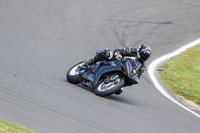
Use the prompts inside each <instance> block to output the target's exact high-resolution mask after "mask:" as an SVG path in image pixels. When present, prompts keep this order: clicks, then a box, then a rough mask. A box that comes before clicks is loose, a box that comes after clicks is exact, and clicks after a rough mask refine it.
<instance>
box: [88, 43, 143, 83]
mask: <svg viewBox="0 0 200 133" xmlns="http://www.w3.org/2000/svg"><path fill="white" fill-rule="evenodd" d="M116 53H119V54H120V55H122V56H131V57H136V59H137V49H136V48H130V47H126V48H123V49H115V50H114V52H113V53H112V52H110V51H109V50H102V49H101V50H97V52H96V55H95V56H94V57H93V58H92V59H90V60H89V61H87V62H86V63H85V65H86V66H88V65H92V64H94V63H96V62H98V61H102V60H112V59H116V57H115V56H116ZM138 61H139V62H140V63H141V67H139V68H138V70H136V72H137V76H138V81H137V80H136V82H135V84H137V83H138V82H139V79H140V76H141V75H142V74H143V73H144V71H145V70H146V63H145V61H143V60H141V59H139V60H138Z"/></svg>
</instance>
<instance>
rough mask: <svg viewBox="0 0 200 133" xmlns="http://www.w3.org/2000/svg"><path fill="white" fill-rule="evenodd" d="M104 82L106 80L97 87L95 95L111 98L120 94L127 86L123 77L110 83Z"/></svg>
mask: <svg viewBox="0 0 200 133" xmlns="http://www.w3.org/2000/svg"><path fill="white" fill-rule="evenodd" d="M104 81H105V80H103V81H100V83H98V84H97V86H96V87H95V94H96V95H98V96H101V97H105V96H109V95H111V94H114V93H116V92H118V91H119V90H120V89H121V88H122V87H123V86H124V84H125V81H124V79H123V78H121V77H118V78H116V79H115V80H113V81H110V82H108V83H105V82H104Z"/></svg>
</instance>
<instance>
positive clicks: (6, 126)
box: [0, 119, 36, 133]
mask: <svg viewBox="0 0 200 133" xmlns="http://www.w3.org/2000/svg"><path fill="white" fill-rule="evenodd" d="M0 133H36V132H33V131H30V130H28V129H26V128H23V127H20V126H18V125H16V124H13V123H9V122H6V121H3V120H1V119H0Z"/></svg>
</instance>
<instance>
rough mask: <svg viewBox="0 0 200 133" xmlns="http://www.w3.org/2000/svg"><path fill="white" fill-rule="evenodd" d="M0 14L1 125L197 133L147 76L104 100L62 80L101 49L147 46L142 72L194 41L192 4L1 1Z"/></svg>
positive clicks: (198, 33) (196, 14)
mask: <svg viewBox="0 0 200 133" xmlns="http://www.w3.org/2000/svg"><path fill="white" fill-rule="evenodd" d="M0 13H1V15H0V118H1V119H4V120H7V121H10V122H13V123H17V124H19V125H22V126H25V127H27V128H29V129H32V130H34V131H37V132H41V133H66V132H70V133H73V132H74V133H76V132H81V133H94V132H95V133H103V132H107V133H122V132H123V133H161V132H162V133H188V132H191V133H199V131H200V126H199V125H200V119H199V118H197V117H195V116H194V115H192V114H191V113H189V112H187V111H185V110H184V109H182V108H181V107H179V106H177V105H176V104H174V103H172V102H171V101H170V100H168V99H167V98H165V97H164V96H162V95H161V94H160V93H159V92H158V91H157V90H156V89H155V88H154V86H153V84H152V82H151V80H150V78H149V76H148V74H147V73H145V74H144V76H143V77H142V78H141V82H140V84H139V85H136V86H132V87H127V88H125V89H126V90H125V92H124V93H123V94H122V95H120V96H116V95H112V96H109V97H106V98H101V97H98V96H96V95H95V94H94V93H93V92H92V91H90V90H87V89H84V88H81V87H79V86H76V85H72V84H70V83H68V82H66V80H65V74H66V72H67V70H68V69H69V68H70V67H71V66H72V65H74V64H75V63H77V62H79V61H81V60H85V59H89V58H91V57H92V56H93V55H94V54H95V50H97V49H100V48H107V47H108V48H110V49H111V50H114V48H122V47H124V46H132V47H138V46H139V45H140V44H141V43H146V44H148V45H150V46H151V48H152V50H153V54H152V56H151V58H150V60H149V62H148V64H149V63H150V62H151V61H153V60H154V59H156V58H157V57H159V56H161V55H164V54H167V53H169V52H172V51H174V50H176V49H178V48H179V47H181V46H182V45H184V44H187V43H189V42H191V41H193V40H195V39H198V38H199V37H200V23H199V22H200V2H198V0H166V1H162V2H161V1H160V0H151V1H148V0H143V1H139V0H123V1H122V0H95V1H94V0H56V1H55V0H41V1H39V0H12V1H8V0H1V1H0Z"/></svg>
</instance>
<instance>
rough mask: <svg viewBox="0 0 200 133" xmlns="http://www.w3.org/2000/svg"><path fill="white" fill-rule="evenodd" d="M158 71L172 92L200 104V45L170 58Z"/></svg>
mask: <svg viewBox="0 0 200 133" xmlns="http://www.w3.org/2000/svg"><path fill="white" fill-rule="evenodd" d="M157 71H158V72H159V76H160V79H161V81H162V83H163V84H164V86H165V87H166V88H167V89H168V90H169V92H170V93H172V94H176V95H180V96H183V97H185V98H186V99H189V100H191V101H193V102H194V103H196V104H197V105H198V106H200V45H197V46H195V47H191V48H187V50H186V51H185V52H182V53H180V54H178V55H177V56H175V57H173V58H170V59H168V60H167V61H166V62H165V64H164V65H162V66H160V67H159V68H157Z"/></svg>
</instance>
